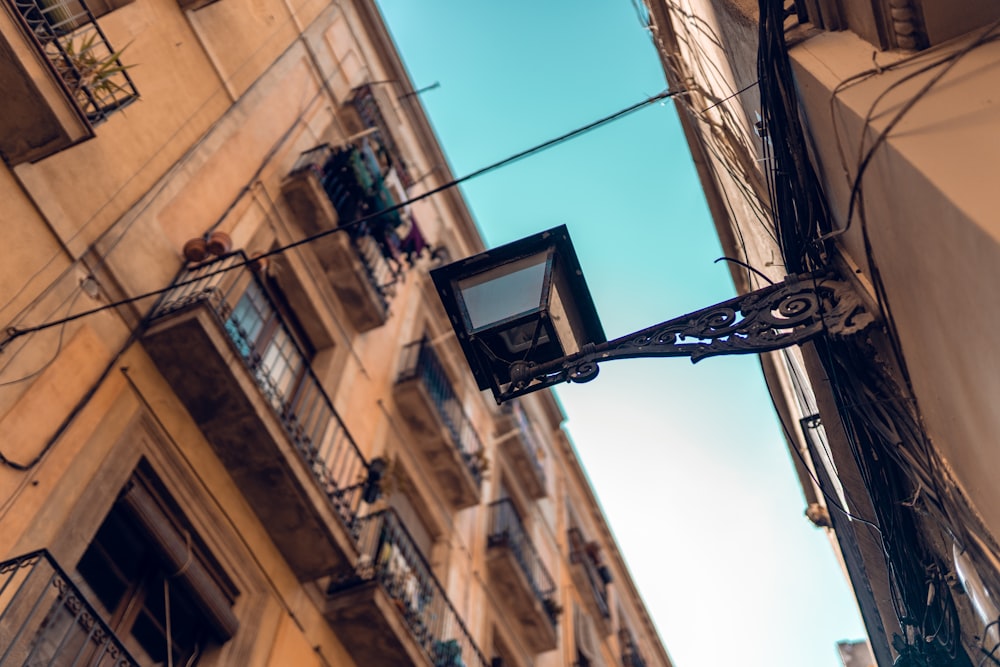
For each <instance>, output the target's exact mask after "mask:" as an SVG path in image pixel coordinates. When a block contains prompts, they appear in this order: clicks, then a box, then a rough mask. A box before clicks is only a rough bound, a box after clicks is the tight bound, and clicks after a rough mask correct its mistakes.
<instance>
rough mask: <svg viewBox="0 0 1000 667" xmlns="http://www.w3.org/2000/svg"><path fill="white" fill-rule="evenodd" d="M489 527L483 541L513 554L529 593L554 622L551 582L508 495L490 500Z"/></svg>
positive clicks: (554, 607)
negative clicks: (526, 582) (529, 590)
mask: <svg viewBox="0 0 1000 667" xmlns="http://www.w3.org/2000/svg"><path fill="white" fill-rule="evenodd" d="M489 507H490V530H489V534H488V535H487V538H486V539H487V544H488V545H489V546H490V547H491V548H496V547H506V548H507V549H510V551H511V553H512V554H514V558H515V559H516V560H517V564H518V565H519V566H520V567H521V571H522V572H523V573H524V576H525V578H526V579H527V580H528V584H529V585H530V586H531V590H532V592H533V593H534V594H535V597H536V598H538V601H539V602H541V603H542V606H543V607H544V608H545V613H546V615H547V616H548V617H549V620H550V621H552V625H555V624H556V623H557V622H558V615H557V613H556V610H557V607H556V605H555V599H554V597H553V596H554V594H555V592H556V585H555V582H553V580H552V576H551V575H550V574H549V571H548V570H547V569H546V568H545V564H544V563H543V562H542V559H541V558H540V557H539V556H538V552H537V551H536V550H535V545H534V544H533V543H532V542H531V539H530V538H529V537H528V534H527V533H526V532H525V530H524V524H523V523H522V522H521V517H520V516H518V513H517V510H516V509H515V508H514V503H513V502H511V500H510V498H501V499H500V500H497V501H494V502H492V503H490V506H489Z"/></svg>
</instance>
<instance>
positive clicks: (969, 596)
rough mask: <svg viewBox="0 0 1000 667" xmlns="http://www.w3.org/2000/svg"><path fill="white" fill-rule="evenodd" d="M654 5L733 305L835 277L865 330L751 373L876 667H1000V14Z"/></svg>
mask: <svg viewBox="0 0 1000 667" xmlns="http://www.w3.org/2000/svg"><path fill="white" fill-rule="evenodd" d="M646 7H647V9H648V15H647V16H646V18H647V19H648V27H649V31H650V34H651V36H652V39H653V40H654V41H655V43H656V46H657V48H658V50H659V52H660V55H661V57H662V61H663V65H664V70H665V72H666V74H667V77H668V80H669V82H670V86H671V89H672V90H673V91H675V92H677V93H679V95H678V97H677V98H676V99H677V108H678V111H679V115H680V118H681V121H682V124H683V127H684V130H685V132H686V135H687V139H688V142H689V144H690V146H691V150H692V155H693V156H694V160H695V163H696V165H697V167H698V169H699V173H700V176H701V180H702V183H703V185H704V189H705V192H706V194H707V197H708V202H709V205H710V208H711V210H712V214H713V217H714V220H715V225H716V228H717V230H718V233H719V236H720V238H721V240H722V243H723V248H724V251H725V253H726V255H728V256H730V257H732V258H733V259H736V260H739V261H741V262H743V263H744V266H740V265H737V264H733V279H734V281H735V283H736V285H737V287H738V289H739V291H740V292H748V291H750V290H753V289H756V288H758V287H761V286H763V285H765V284H766V283H767V282H768V281H777V280H781V279H782V278H783V277H784V276H785V275H786V274H801V273H809V272H822V271H828V270H832V271H835V272H837V273H838V274H839V275H841V276H847V277H851V278H852V280H853V282H854V287H855V291H856V292H857V294H859V295H861V296H862V297H863V299H864V300H865V301H866V302H867V305H866V310H867V312H868V313H869V314H871V315H873V316H874V320H875V321H874V323H873V324H872V325H871V326H869V327H868V328H867V329H866V330H865V331H864V332H863V333H862V334H857V335H854V336H851V337H848V338H846V339H845V338H840V339H838V338H836V337H833V336H826V337H821V338H820V339H818V341H817V342H815V343H810V344H807V345H804V346H802V347H801V348H796V349H790V350H785V351H781V352H775V353H770V354H768V355H766V356H765V357H763V367H764V372H765V376H766V378H767V381H768V384H769V387H770V391H771V395H772V396H773V398H774V401H775V406H776V408H777V411H778V414H779V416H780V418H781V421H782V423H783V425H784V428H785V432H786V435H787V439H788V444H789V448H790V455H791V456H792V458H793V460H794V461H795V463H796V466H797V468H798V471H799V475H800V479H801V483H802V487H803V491H804V495H805V500H806V504H807V508H808V509H807V516H809V518H810V519H812V520H813V521H814V522H815V523H816V524H817V525H819V526H823V527H824V529H825V530H826V531H828V532H829V534H830V537H831V538H832V539H833V543H834V545H835V548H836V549H837V550H838V553H839V554H840V556H841V558H842V562H843V564H844V569H845V573H846V575H847V576H848V578H849V580H850V583H851V585H852V586H853V588H854V591H855V592H856V595H857V600H858V605H859V608H860V610H861V614H862V617H863V619H864V622H865V625H866V627H867V630H868V634H869V638H870V641H871V646H872V649H873V653H874V656H875V659H876V662H877V664H878V665H879V666H880V667H886V666H888V665H894V664H895V665H987V664H1000V649H998V645H1000V633H998V623H1000V604H998V602H997V599H998V596H1000V560H998V553H1000V552H998V548H997V544H998V543H997V540H998V538H1000V485H998V484H997V483H996V480H995V471H996V468H997V461H998V456H1000V450H998V448H997V445H996V441H997V434H998V433H1000V410H998V409H997V407H996V404H997V400H998V397H1000V356H998V353H997V346H996V344H995V341H994V338H995V331H996V327H997V325H998V324H1000V319H998V318H1000V309H998V308H997V307H996V306H997V303H998V300H997V290H996V285H997V284H998V282H1000V213H998V212H997V206H996V184H997V183H998V182H1000V107H998V105H997V99H996V93H997V91H998V90H1000V24H998V22H997V21H998V19H1000V5H998V4H997V3H995V2H992V1H987V0H964V1H962V2H947V1H945V0H889V1H885V2H884V1H882V0H863V1H860V2H852V1H844V2H837V1H831V0H805V1H801V2H796V3H794V4H792V3H787V2H785V3H783V2H778V1H773V0H763V1H762V2H760V3H759V6H758V3H757V2H745V1H742V0H679V1H678V2H673V1H671V2H663V1H661V0H647V2H646ZM816 603H817V605H821V604H822V601H821V600H817V601H816ZM804 613H808V612H807V611H806V612H804Z"/></svg>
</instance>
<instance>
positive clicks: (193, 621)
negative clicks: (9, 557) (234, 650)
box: [0, 463, 238, 667]
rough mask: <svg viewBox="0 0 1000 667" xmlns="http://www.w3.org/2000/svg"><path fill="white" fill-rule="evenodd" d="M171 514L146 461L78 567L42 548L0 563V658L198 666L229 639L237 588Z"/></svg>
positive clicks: (4, 661)
mask: <svg viewBox="0 0 1000 667" xmlns="http://www.w3.org/2000/svg"><path fill="white" fill-rule="evenodd" d="M177 512H178V510H177V506H176V504H175V503H174V502H173V500H172V499H171V498H169V497H168V496H167V495H166V494H165V492H164V491H163V488H162V486H161V485H160V484H159V482H158V480H157V479H156V478H155V476H154V475H153V473H152V471H151V469H150V468H149V467H148V465H147V464H145V463H142V464H140V466H139V468H138V469H137V470H136V471H135V473H134V474H133V476H132V478H131V479H130V480H129V481H128V483H127V484H126V486H125V487H124V489H123V490H122V491H121V493H119V495H118V498H117V499H116V501H115V503H114V504H113V505H112V507H111V509H110V511H109V512H108V514H107V515H106V516H105V518H104V520H103V521H102V523H101V525H100V527H99V528H98V529H97V532H96V533H95V534H94V536H93V538H92V539H91V541H90V543H89V544H88V546H87V548H86V550H85V551H84V553H83V555H82V556H81V557H80V559H79V561H78V563H77V566H76V571H75V573H66V572H64V571H63V570H62V569H61V568H60V567H59V566H58V565H57V564H56V563H55V561H54V560H53V559H52V557H51V556H50V555H49V554H48V553H47V552H37V553H35V554H28V555H27V556H25V557H22V558H20V559H15V560H14V561H9V562H7V563H3V564H0V665H18V666H28V665H31V666H34V665H59V666H62V665H66V666H69V665H88V666H91V667H96V666H103V665H107V666H110V665H115V666H116V667H125V666H133V665H134V666H136V667H138V666H139V665H142V666H143V667H156V666H158V665H184V666H186V667H194V665H196V664H197V663H198V661H199V659H200V658H201V657H202V656H203V655H204V654H205V651H206V650H207V649H208V648H209V647H210V646H212V645H218V644H221V643H224V642H225V641H227V640H229V639H230V638H231V637H232V636H233V635H234V634H235V632H236V629H237V627H238V621H237V619H236V616H235V614H234V613H233V611H232V605H233V602H234V600H235V599H236V597H237V595H238V591H237V590H236V589H235V587H234V586H233V584H232V582H231V581H230V580H229V578H228V577H227V576H226V575H225V573H224V572H222V570H221V568H219V566H218V564H217V562H216V561H215V560H214V559H213V558H212V557H211V554H210V553H209V551H208V549H207V548H206V547H205V546H204V543H203V542H202V541H201V540H200V538H199V536H198V535H197V534H195V533H194V531H193V529H191V528H190V526H189V525H188V524H187V521H186V519H185V518H184V517H183V516H182V515H180V514H178V513H177ZM46 571H47V572H49V573H50V574H49V578H48V581H46V580H45V574H44V573H45V572H46Z"/></svg>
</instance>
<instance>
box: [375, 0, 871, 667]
mask: <svg viewBox="0 0 1000 667" xmlns="http://www.w3.org/2000/svg"><path fill="white" fill-rule="evenodd" d="M379 4H380V5H381V7H382V10H383V12H384V14H385V17H386V20H387V23H388V24H389V27H390V29H391V31H392V32H393V35H394V37H395V38H396V40H397V43H398V44H399V48H400V51H401V53H402V55H403V58H404V61H405V62H406V64H407V67H408V68H409V70H410V74H411V77H412V78H413V82H414V85H415V86H416V87H417V88H420V87H423V86H427V85H430V84H432V83H434V82H436V81H437V82H440V84H441V85H440V87H439V88H436V89H434V90H431V91H428V92H426V93H424V94H423V95H422V96H421V101H422V102H423V104H424V106H425V108H426V109H427V112H428V114H429V116H430V118H431V121H432V123H433V124H434V126H435V129H436V130H437V133H438V135H439V137H440V139H441V142H442V145H443V146H444V149H445V152H446V153H447V155H448V157H449V160H450V162H451V167H452V170H453V172H454V173H455V174H456V175H458V176H460V175H463V174H466V173H469V172H471V171H473V170H475V169H478V168H480V167H483V166H485V165H487V164H490V163H492V162H494V161H495V160H498V159H501V158H504V157H506V156H508V155H511V154H513V153H515V152H517V151H520V150H523V149H525V148H528V147H530V146H533V145H535V144H537V143H540V142H542V141H545V140H547V139H551V138H553V137H555V136H557V135H560V134H562V133H564V132H566V131H569V130H571V129H574V128H576V127H579V126H582V125H584V124H587V123H589V122H591V121H593V120H595V119H597V118H600V117H602V116H605V115H607V114H610V113H612V112H614V111H617V110H618V109H621V108H624V107H626V106H629V105H631V104H633V103H635V102H638V101H640V100H642V99H645V98H646V97H649V96H651V95H654V94H656V93H658V92H660V91H662V90H663V89H664V88H665V82H664V79H663V74H662V71H661V69H660V66H659V61H658V60H657V57H656V53H655V50H654V49H653V46H652V43H651V41H650V39H649V35H648V33H647V32H646V31H645V30H644V29H643V27H642V25H641V24H640V21H639V19H638V16H637V14H636V11H635V9H634V7H633V5H632V3H631V1H630V0H577V1H576V2H569V1H568V0H508V1H507V2H502V3H501V2H484V1H481V0H464V1H462V2H460V1H458V0H422V1H420V2H417V1H416V0H379ZM462 187H463V191H464V194H465V197H466V200H467V201H468V202H469V205H470V208H471V210H472V212H473V214H474V215H475V217H476V220H477V222H478V223H479V226H480V229H481V230H482V231H483V233H484V236H485V237H486V242H487V244H488V245H491V246H493V245H499V244H502V243H506V242H508V241H512V240H514V239H517V238H520V237H522V236H526V235H528V234H532V233H535V232H537V231H540V230H543V229H547V228H549V227H553V226H555V225H558V224H563V223H565V224H567V225H568V226H569V229H570V234H571V235H572V237H573V240H574V242H575V245H576V248H577V253H578V255H579V256H580V261H581V264H582V265H583V269H584V272H585V274H586V277H587V280H588V283H589V285H590V289H591V292H592V293H593V295H594V300H595V302H596V304H597V308H598V311H599V312H600V314H601V319H602V321H603V323H604V329H605V332H606V333H607V335H608V337H609V338H613V337H617V336H620V335H623V334H626V333H628V332H630V331H633V330H636V329H640V328H643V327H646V326H649V325H651V324H654V323H656V322H658V321H662V320H667V319H670V318H672V317H676V316H678V315H681V314H683V313H686V312H689V311H692V310H697V309H699V308H702V307H705V306H708V305H710V304H713V303H715V302H718V301H721V300H723V299H726V298H729V297H731V296H733V294H734V291H733V286H732V283H731V281H730V280H729V274H728V270H727V268H726V267H725V266H724V265H723V264H722V263H718V264H716V263H714V260H716V259H717V258H718V257H719V256H720V255H721V254H722V251H721V249H720V246H719V242H718V239H717V237H716V236H715V233H714V228H713V226H712V223H711V219H710V217H709V214H708V210H707V207H706V205H705V200H704V196H703V194H702V192H701V188H700V185H699V183H698V180H697V177H696V175H695V171H694V167H693V165H692V163H691V157H690V153H689V151H688V149H687V145H686V144H685V142H684V140H683V136H682V134H681V131H680V125H679V123H678V120H677V113H676V111H675V110H674V109H673V107H672V103H670V102H667V103H664V104H655V105H652V106H650V107H647V108H645V109H643V110H641V111H639V112H637V113H635V114H633V115H631V116H629V117H626V118H624V119H621V120H618V121H616V122H615V123H613V124H611V125H608V126H605V127H603V128H600V129H597V130H595V131H593V132H590V133H588V134H587V135H584V136H583V137H580V138H577V139H574V140H573V141H571V142H569V143H566V144H564V145H561V146H559V147H556V148H554V149H551V150H549V151H547V152H545V153H542V154H540V155H536V156H533V157H530V158H528V159H526V160H522V161H520V162H518V163H515V164H513V165H511V166H508V167H505V168H503V169H501V170H499V171H496V172H493V173H490V174H488V175H485V176H483V177H481V178H479V179H476V180H474V181H470V182H468V183H467V184H465V185H464V186H462ZM557 393H558V395H559V398H560V401H561V402H562V404H563V407H564V409H565V411H566V413H567V415H568V428H569V430H570V433H571V434H572V437H573V440H574V442H575V444H576V447H577V449H578V451H579V453H580V456H581V459H582V460H583V463H584V465H585V466H586V468H587V470H588V473H589V475H590V478H591V480H592V482H593V484H594V486H595V488H596V489H597V492H598V495H599V497H600V499H601V503H602V505H603V507H604V509H605V513H606V514H607V516H608V517H609V519H610V522H611V526H612V529H613V530H614V532H615V534H616V536H617V538H618V540H619V543H620V545H621V547H622V551H623V553H624V555H625V558H626V560H627V561H628V563H629V566H630V569H631V571H632V574H633V577H634V579H635V580H636V582H637V584H638V586H639V589H640V591H641V592H642V595H643V598H644V600H645V602H646V605H647V607H648V609H649V610H650V612H651V614H652V616H653V618H654V620H655V622H656V623H657V626H658V628H659V631H660V635H661V637H662V639H663V641H664V643H665V644H666V646H667V650H668V651H669V652H670V654H671V657H672V659H673V660H674V663H675V665H676V666H677V667H717V666H719V665H728V664H739V665H741V667H838V666H839V665H840V662H839V660H838V658H837V652H836V648H835V644H836V642H837V641H838V640H841V639H854V638H859V637H861V636H862V633H863V630H862V626H861V623H860V621H859V620H858V617H857V613H856V611H855V607H854V603H853V599H852V598H851V597H850V592H849V588H848V586H847V584H846V583H845V580H844V577H843V575H842V574H841V572H840V570H839V567H838V566H837V564H836V562H835V560H834V557H833V555H832V552H831V550H830V547H829V544H828V543H827V541H826V538H825V536H824V535H823V533H822V532H821V531H819V530H818V529H816V528H814V527H813V526H812V525H811V524H810V523H809V522H808V521H807V520H806V519H805V518H804V517H803V509H804V500H803V498H802V494H801V491H800V490H799V488H798V486H797V480H796V478H795V475H794V472H793V467H792V463H791V461H790V459H789V455H788V453H787V449H786V448H785V445H784V441H783V437H782V435H781V432H780V427H779V425H778V422H777V419H776V417H775V416H774V411H773V409H772V407H771V404H770V402H769V399H768V397H767V393H766V391H765V388H764V383H763V379H762V376H761V373H760V367H759V364H758V361H757V359H756V358H754V357H724V358H716V359H708V360H705V361H702V362H700V363H699V364H697V365H692V364H691V363H690V362H688V361H686V360H684V359H653V360H631V361H619V362H614V363H612V364H606V365H605V366H603V367H602V369H601V374H600V377H599V378H598V379H597V380H596V381H595V382H593V383H590V384H585V385H575V386H565V387H561V388H560V389H559V390H558V392H557Z"/></svg>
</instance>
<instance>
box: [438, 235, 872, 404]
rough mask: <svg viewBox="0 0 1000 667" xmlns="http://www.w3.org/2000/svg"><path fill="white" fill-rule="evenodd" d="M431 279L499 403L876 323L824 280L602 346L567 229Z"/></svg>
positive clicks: (478, 374) (780, 287) (731, 303)
mask: <svg viewBox="0 0 1000 667" xmlns="http://www.w3.org/2000/svg"><path fill="white" fill-rule="evenodd" d="M431 277H432V278H433V280H434V285H435V287H436V288H437V290H438V295H439V296H440V297H441V301H442V303H443V304H444V307H445V310H446V311H447V313H448V317H449V319H450V320H451V325H452V327H453V328H454V329H455V334H456V335H457V337H458V341H459V343H460V344H461V346H462V351H463V352H464V353H465V357H466V359H467V360H468V362H469V366H470V368H471V369H472V374H473V376H474V377H475V378H476V382H477V384H478V385H479V388H480V389H481V390H485V389H490V390H491V391H492V392H493V396H494V398H495V399H496V401H497V403H503V402H504V401H508V400H510V399H512V398H515V397H517V396H522V395H524V394H527V393H530V392H533V391H537V390H539V389H544V388H545V387H550V386H552V385H554V384H557V383H560V382H587V381H589V380H592V379H594V377H596V375H597V372H598V364H599V363H600V362H602V361H608V360H611V359H630V358H636V357H689V358H690V359H691V361H698V360H700V359H703V358H705V357H709V356H716V355H725V354H758V353H760V352H768V351H771V350H778V349H781V348H785V347H790V346H792V345H798V344H799V343H803V342H805V341H807V340H809V339H811V338H814V337H815V336H817V335H820V334H826V335H849V334H852V333H855V332H858V331H860V330H862V329H864V328H865V327H866V326H868V324H870V323H871V322H872V321H873V318H872V316H871V314H870V313H869V312H867V311H866V310H865V308H864V305H863V302H862V301H861V299H860V298H859V297H858V296H857V294H856V293H855V292H854V290H853V289H852V288H851V287H850V286H849V285H848V284H847V283H846V282H844V281H842V280H838V279H836V278H835V277H834V276H832V275H831V274H830V273H829V272H827V271H823V272H816V273H806V274H801V275H797V276H788V277H786V278H785V279H784V280H783V281H782V282H780V283H776V284H773V285H769V286H767V287H764V288H762V289H759V290H756V291H753V292H749V293H747V294H743V295H741V296H738V297H736V298H734V299H730V300H728V301H723V302H722V303H719V304H716V305H714V306H709V307H708V308H704V309H702V310H698V311H696V312H693V313H689V314H687V315H682V316H681V317H677V318H674V319H672V320H667V321H666V322H662V323H660V324H656V325H653V326H651V327H648V328H646V329H642V330H640V331H636V332H635V333H631V334H628V335H627V336H623V337H621V338H618V339H616V340H612V341H608V340H607V339H606V338H605V336H604V330H603V328H602V326H601V323H600V319H599V318H598V316H597V309H596V308H595V306H594V301H593V299H592V298H591V296H590V290H589V289H588V288H587V284H586V281H585V280H584V277H583V271H582V270H581V269H580V263H579V260H578V259H577V256H576V251H575V250H574V249H573V244H572V241H571V240H570V238H569V231H568V230H567V229H566V226H565V225H562V226H559V227H555V228H553V229H550V230H548V231H545V232H541V233H539V234H535V235H533V236H529V237H527V238H524V239H520V240H518V241H514V242H512V243H509V244H507V245H504V246H501V247H499V248H496V249H493V250H487V251H486V252H482V253H480V254H478V255H474V256H472V257H469V258H466V259H462V260H458V261H457V262H453V263H451V264H448V265H447V266H443V267H441V268H438V269H435V270H433V271H431Z"/></svg>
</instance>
